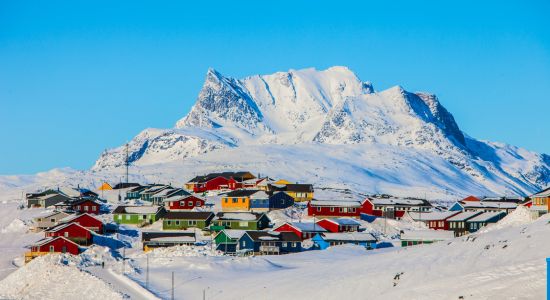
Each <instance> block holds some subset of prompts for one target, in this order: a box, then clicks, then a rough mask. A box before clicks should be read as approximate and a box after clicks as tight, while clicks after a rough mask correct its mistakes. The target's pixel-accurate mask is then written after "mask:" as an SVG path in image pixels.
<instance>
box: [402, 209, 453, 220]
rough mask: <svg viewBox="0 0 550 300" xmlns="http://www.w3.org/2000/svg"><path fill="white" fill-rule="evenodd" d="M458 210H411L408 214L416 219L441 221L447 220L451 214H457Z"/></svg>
mask: <svg viewBox="0 0 550 300" xmlns="http://www.w3.org/2000/svg"><path fill="white" fill-rule="evenodd" d="M457 213H458V212H457V211H434V212H424V213H420V212H416V211H409V212H408V214H409V216H411V218H412V219H413V220H415V221H439V220H445V219H447V218H448V217H450V216H453V215H456V214H457Z"/></svg>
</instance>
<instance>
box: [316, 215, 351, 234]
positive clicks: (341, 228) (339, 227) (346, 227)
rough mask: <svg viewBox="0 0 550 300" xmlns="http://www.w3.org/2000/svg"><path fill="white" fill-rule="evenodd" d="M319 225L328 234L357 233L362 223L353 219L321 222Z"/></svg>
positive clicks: (318, 222) (323, 220)
mask: <svg viewBox="0 0 550 300" xmlns="http://www.w3.org/2000/svg"><path fill="white" fill-rule="evenodd" d="M317 225H319V226H321V227H323V228H324V229H326V230H327V231H328V232H357V231H359V226H361V223H359V222H358V221H357V220H355V219H353V218H335V219H322V220H319V221H317Z"/></svg>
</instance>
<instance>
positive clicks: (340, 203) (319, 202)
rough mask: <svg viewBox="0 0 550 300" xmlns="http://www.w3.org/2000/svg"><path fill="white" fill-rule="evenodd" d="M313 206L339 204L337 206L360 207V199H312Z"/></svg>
mask: <svg viewBox="0 0 550 300" xmlns="http://www.w3.org/2000/svg"><path fill="white" fill-rule="evenodd" d="M310 204H311V205H312V206H337V207H360V206H361V202H359V201H345V200H311V202H310Z"/></svg>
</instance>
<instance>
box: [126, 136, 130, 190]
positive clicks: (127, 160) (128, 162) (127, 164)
mask: <svg viewBox="0 0 550 300" xmlns="http://www.w3.org/2000/svg"><path fill="white" fill-rule="evenodd" d="M129 165H130V161H129V159H128V143H126V183H128V166H129Z"/></svg>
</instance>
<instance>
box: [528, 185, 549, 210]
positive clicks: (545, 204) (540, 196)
mask: <svg viewBox="0 0 550 300" xmlns="http://www.w3.org/2000/svg"><path fill="white" fill-rule="evenodd" d="M531 199H532V201H533V205H532V206H531V210H532V211H534V212H537V213H538V215H537V217H538V216H540V215H543V214H545V213H548V212H549V211H550V188H547V189H545V190H543V191H541V192H539V193H536V194H534V195H533V196H531Z"/></svg>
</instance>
